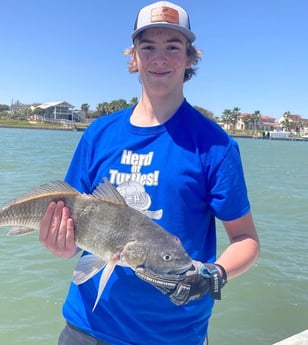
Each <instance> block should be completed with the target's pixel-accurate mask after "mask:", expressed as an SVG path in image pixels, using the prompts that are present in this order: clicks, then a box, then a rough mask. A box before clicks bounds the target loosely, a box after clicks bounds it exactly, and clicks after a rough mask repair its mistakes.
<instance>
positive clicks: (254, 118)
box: [250, 110, 261, 133]
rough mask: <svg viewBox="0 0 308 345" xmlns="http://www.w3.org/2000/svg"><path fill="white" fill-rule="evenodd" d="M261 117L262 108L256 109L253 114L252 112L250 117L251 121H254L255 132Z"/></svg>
mask: <svg viewBox="0 0 308 345" xmlns="http://www.w3.org/2000/svg"><path fill="white" fill-rule="evenodd" d="M260 117H261V112H260V110H255V112H254V113H253V114H251V116H250V119H251V121H253V129H254V133H255V132H256V130H257V124H258V123H259V119H260Z"/></svg>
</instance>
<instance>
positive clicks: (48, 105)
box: [36, 101, 74, 109]
mask: <svg viewBox="0 0 308 345" xmlns="http://www.w3.org/2000/svg"><path fill="white" fill-rule="evenodd" d="M60 105H62V106H65V107H68V108H74V106H73V105H72V104H70V103H68V102H65V101H60V102H48V103H43V104H40V105H38V106H37V107H36V108H41V109H48V108H51V107H56V106H60Z"/></svg>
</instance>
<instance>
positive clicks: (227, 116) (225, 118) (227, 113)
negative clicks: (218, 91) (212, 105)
mask: <svg viewBox="0 0 308 345" xmlns="http://www.w3.org/2000/svg"><path fill="white" fill-rule="evenodd" d="M231 118H232V111H231V109H225V110H224V111H223V113H222V114H221V120H222V122H223V123H224V124H226V125H227V128H226V129H229V123H230V122H231Z"/></svg>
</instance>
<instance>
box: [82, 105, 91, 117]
mask: <svg viewBox="0 0 308 345" xmlns="http://www.w3.org/2000/svg"><path fill="white" fill-rule="evenodd" d="M80 109H81V111H82V112H83V113H84V114H85V116H86V117H88V115H89V110H90V106H89V104H88V103H84V104H81V107H80Z"/></svg>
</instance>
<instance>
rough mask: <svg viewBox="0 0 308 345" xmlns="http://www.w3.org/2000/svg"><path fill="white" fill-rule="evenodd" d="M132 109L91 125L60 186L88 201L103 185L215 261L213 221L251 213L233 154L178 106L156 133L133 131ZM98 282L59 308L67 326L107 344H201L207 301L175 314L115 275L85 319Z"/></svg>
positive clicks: (234, 148) (123, 271)
mask: <svg viewBox="0 0 308 345" xmlns="http://www.w3.org/2000/svg"><path fill="white" fill-rule="evenodd" d="M132 110H133V108H128V109H124V110H121V111H119V112H116V113H114V114H111V115H108V116H104V117H101V118H99V119H98V120H96V121H94V122H93V123H92V124H91V125H90V126H89V128H88V129H87V130H86V132H85V133H84V135H83V137H82V138H81V140H80V143H79V145H78V147H77V149H76V152H75V154H74V157H73V159H72V162H71V166H70V168H69V170H68V173H67V176H66V181H67V182H69V183H70V184H71V185H72V186H74V187H75V188H76V189H78V190H79V191H80V192H85V193H89V194H90V193H92V191H93V190H94V189H95V187H96V186H97V185H98V184H99V183H100V182H102V181H103V178H104V177H107V178H108V179H109V180H110V182H111V183H112V184H114V185H115V186H116V187H117V188H118V190H119V192H120V193H121V194H122V195H123V196H124V198H125V199H126V201H127V203H128V205H129V206H131V207H134V208H136V209H139V210H140V211H141V212H144V213H145V214H147V215H148V216H149V217H151V218H152V219H154V220H155V221H156V222H157V223H159V224H160V225H161V226H162V227H164V228H165V229H166V230H168V231H169V232H171V233H173V234H174V235H176V236H178V237H179V238H180V239H181V241H182V244H183V246H184V248H185V249H186V251H187V252H188V254H189V255H190V256H191V257H192V258H193V259H195V260H199V261H202V262H214V261H215V259H216V229H215V217H217V218H219V219H221V220H224V221H229V220H234V219H236V218H239V217H241V216H244V215H245V214H247V213H248V212H249V209H250V206H249V201H248V197H247V190H246V185H245V181H244V176H243V169H242V165H241V159H240V154H239V149H238V145H237V144H236V142H235V141H234V140H233V139H232V138H230V137H229V136H228V135H227V134H226V133H225V132H224V131H223V130H222V129H221V128H220V127H219V126H218V125H217V124H215V123H214V122H213V121H211V120H209V119H207V118H206V117H204V116H203V115H202V114H200V113H199V112H198V111H197V110H195V109H194V108H193V107H192V106H190V104H189V103H187V101H186V100H185V101H184V102H183V103H182V105H181V106H180V108H179V109H178V111H177V112H176V113H175V114H174V116H173V117H171V118H170V119H169V120H168V121H167V122H166V123H164V124H162V125H158V126H154V127H137V126H134V125H132V124H131V123H130V116H131V113H132ZM86 254H88V253H86ZM99 278H100V273H98V274H97V275H95V276H94V277H93V278H92V279H90V280H89V281H87V282H85V283H84V284H81V285H78V286H77V285H74V284H71V286H70V289H69V292H68V296H67V299H66V301H65V303H64V307H63V314H64V317H65V318H66V319H67V321H68V322H70V323H71V324H73V325H75V326H76V327H78V328H79V329H81V330H83V331H85V332H86V333H88V334H91V335H93V336H95V337H96V338H98V339H101V340H104V341H106V342H108V343H110V344H113V345H124V344H126V345H127V344H139V345H144V344H151V345H156V344H157V345H161V344H164V345H178V344H185V345H190V344H191V345H197V344H203V341H204V339H205V336H206V334H207V326H208V320H209V318H210V315H211V312H212V308H213V304H214V302H213V300H212V298H211V297H210V295H209V294H207V295H205V297H204V298H202V299H200V300H196V301H192V302H190V303H189V304H187V305H184V306H176V305H175V304H173V303H172V302H171V301H170V300H169V298H168V297H167V296H165V295H163V294H162V293H161V292H160V291H158V290H157V289H155V288H154V287H153V286H151V285H150V284H148V283H146V282H144V281H142V280H140V279H139V278H138V277H136V276H135V274H134V272H133V271H132V270H131V269H130V268H126V267H119V266H117V267H116V269H115V271H114V272H113V274H112V276H111V278H110V280H109V281H108V283H107V286H106V287H105V290H104V292H103V295H102V297H101V298H100V301H99V304H98V305H97V307H96V309H95V310H94V312H92V308H93V305H94V301H95V299H96V295H97V288H98V282H99Z"/></svg>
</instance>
